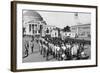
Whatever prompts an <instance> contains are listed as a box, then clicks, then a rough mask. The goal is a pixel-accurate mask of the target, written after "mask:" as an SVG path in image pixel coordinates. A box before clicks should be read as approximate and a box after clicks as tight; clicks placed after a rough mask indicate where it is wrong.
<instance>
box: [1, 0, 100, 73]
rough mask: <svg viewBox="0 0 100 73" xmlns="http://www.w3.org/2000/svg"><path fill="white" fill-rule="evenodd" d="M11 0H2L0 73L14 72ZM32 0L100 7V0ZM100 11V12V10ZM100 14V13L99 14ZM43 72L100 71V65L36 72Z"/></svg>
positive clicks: (99, 41)
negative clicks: (12, 62) (12, 64)
mask: <svg viewBox="0 0 100 73" xmlns="http://www.w3.org/2000/svg"><path fill="white" fill-rule="evenodd" d="M10 1H11V0H0V73H12V72H11V71H10V34H11V32H10V29H11V28H10V8H11V7H10ZM32 1H37V2H38V1H40V2H52V3H53V2H54V3H67V4H83V5H98V7H100V6H99V4H100V0H32ZM98 13H100V10H99V12H98ZM98 16H100V14H98ZM98 20H99V18H98ZM99 23H100V21H99ZM99 23H98V24H99ZM98 31H100V25H98ZM98 37H100V33H98ZM98 43H100V39H99V38H98ZM99 47H100V46H99V45H98V52H100V50H99ZM99 55H100V53H99ZM99 61H100V57H99ZM99 63H100V62H99ZM41 72H42V73H57V72H58V73H87V72H90V73H99V72H100V65H99V67H92V68H77V69H61V70H50V71H49V70H48V71H35V72H34V73H41ZM26 73H33V71H31V72H26Z"/></svg>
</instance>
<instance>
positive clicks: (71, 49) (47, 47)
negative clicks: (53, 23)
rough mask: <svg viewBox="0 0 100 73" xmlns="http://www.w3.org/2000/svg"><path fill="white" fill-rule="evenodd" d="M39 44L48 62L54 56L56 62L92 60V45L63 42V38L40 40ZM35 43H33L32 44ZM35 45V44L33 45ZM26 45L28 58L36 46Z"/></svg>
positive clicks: (41, 53)
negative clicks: (29, 51)
mask: <svg viewBox="0 0 100 73" xmlns="http://www.w3.org/2000/svg"><path fill="white" fill-rule="evenodd" d="M35 41H36V42H37V43H38V44H39V52H40V55H42V56H43V57H44V58H45V59H46V60H49V58H50V57H51V56H52V57H53V59H56V60H59V61H60V60H74V59H75V60H80V59H89V58H90V44H89V43H88V44H87V43H83V42H80V41H79V42H78V41H75V40H74V41H73V40H68V39H66V40H62V39H61V38H50V37H49V38H47V37H44V38H38V39H37V40H35ZM32 42H33V41H31V43H32ZM33 45H34V44H33ZM33 45H31V47H30V45H29V43H26V44H25V46H24V47H25V54H26V56H28V49H29V47H30V48H31V50H32V52H33V51H34V46H33Z"/></svg>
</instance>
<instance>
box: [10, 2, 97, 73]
mask: <svg viewBox="0 0 100 73" xmlns="http://www.w3.org/2000/svg"><path fill="white" fill-rule="evenodd" d="M17 4H35V5H49V6H67V7H83V8H95V9H96V30H95V31H96V64H95V65H84V66H68V67H52V68H36V69H17V28H16V27H17V20H16V19H17V16H16V15H17V11H16V10H17ZM97 16H98V7H97V6H89V5H74V4H60V3H42V2H27V1H11V71H13V72H21V71H37V70H53V69H69V68H84V67H96V66H98V49H97V48H98V47H97V46H98V41H97V40H98V24H97V22H98V17H97Z"/></svg>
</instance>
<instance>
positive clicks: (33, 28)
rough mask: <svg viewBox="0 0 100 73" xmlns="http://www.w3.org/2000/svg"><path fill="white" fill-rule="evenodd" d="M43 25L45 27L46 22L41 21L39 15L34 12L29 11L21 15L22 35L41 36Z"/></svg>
mask: <svg viewBox="0 0 100 73" xmlns="http://www.w3.org/2000/svg"><path fill="white" fill-rule="evenodd" d="M43 25H46V22H45V21H44V20H43V18H42V17H41V15H40V14H39V13H37V12H36V11H33V10H29V11H26V12H24V13H23V28H24V29H25V30H24V33H23V35H30V36H35V35H39V36H40V35H41V33H42V28H43Z"/></svg>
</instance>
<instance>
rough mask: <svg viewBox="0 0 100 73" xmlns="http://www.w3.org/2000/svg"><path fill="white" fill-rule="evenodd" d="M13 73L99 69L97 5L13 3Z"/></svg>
mask: <svg viewBox="0 0 100 73" xmlns="http://www.w3.org/2000/svg"><path fill="white" fill-rule="evenodd" d="M11 19H12V20H11V21H12V24H11V29H12V31H11V32H12V35H11V37H12V38H11V39H12V40H11V42H12V43H11V44H12V47H11V55H12V56H11V67H12V71H34V70H51V69H66V68H82V67H95V66H97V6H88V5H71V4H57V3H40V2H39V3H38V2H17V1H15V2H12V18H11Z"/></svg>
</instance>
